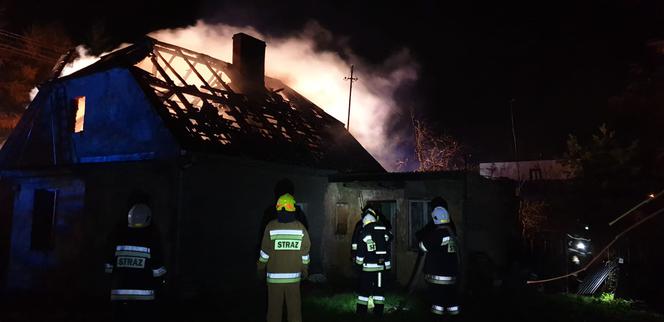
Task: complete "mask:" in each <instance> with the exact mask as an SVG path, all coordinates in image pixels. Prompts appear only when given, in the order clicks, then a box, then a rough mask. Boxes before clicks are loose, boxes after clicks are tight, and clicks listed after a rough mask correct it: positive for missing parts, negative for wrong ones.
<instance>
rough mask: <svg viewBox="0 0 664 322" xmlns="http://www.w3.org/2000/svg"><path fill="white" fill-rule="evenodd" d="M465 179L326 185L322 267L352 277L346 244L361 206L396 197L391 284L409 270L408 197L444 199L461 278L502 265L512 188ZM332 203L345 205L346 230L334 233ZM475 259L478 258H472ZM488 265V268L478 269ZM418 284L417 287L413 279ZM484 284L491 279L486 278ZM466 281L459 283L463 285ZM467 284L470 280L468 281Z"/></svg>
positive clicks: (413, 252)
mask: <svg viewBox="0 0 664 322" xmlns="http://www.w3.org/2000/svg"><path fill="white" fill-rule="evenodd" d="M464 180H465V179H436V178H428V179H426V178H423V179H413V180H405V181H391V183H390V184H387V185H385V184H384V183H381V182H376V181H374V182H372V181H364V182H352V183H342V182H336V183H330V185H329V187H328V190H327V192H326V196H325V207H326V208H325V209H326V221H325V228H324V229H323V245H322V247H323V249H325V256H324V260H323V265H324V268H325V271H326V272H327V273H328V274H329V275H330V276H338V277H344V278H348V277H352V276H353V272H352V263H351V262H350V244H351V237H352V236H351V234H352V231H353V227H354V226H355V224H356V222H357V221H358V220H359V214H360V212H361V208H362V207H363V206H364V205H365V204H366V202H368V201H372V200H394V201H396V205H397V210H396V220H394V221H393V222H392V226H393V234H394V235H395V240H394V250H395V253H394V254H393V259H392V261H393V263H394V272H393V274H394V276H393V277H394V278H395V280H396V282H398V283H399V284H401V285H405V284H407V283H408V282H409V279H410V277H411V274H412V272H413V269H414V266H415V263H416V260H417V256H418V251H417V249H413V248H411V247H410V245H409V244H410V243H409V240H410V239H409V238H410V234H411V233H412V232H411V229H410V225H411V218H410V208H409V207H410V206H409V201H410V200H431V199H433V198H434V197H435V196H442V197H443V198H445V199H446V200H447V202H448V206H449V211H450V215H451V216H452V220H453V221H454V223H455V225H456V226H457V232H458V235H459V239H460V242H461V254H462V266H463V270H464V271H465V272H467V273H466V274H465V276H464V277H465V280H468V279H471V278H473V276H475V275H476V274H490V275H491V276H490V279H493V278H496V279H497V278H499V277H498V276H494V275H495V274H496V273H495V272H496V271H499V270H501V269H504V267H505V266H506V265H507V264H508V260H509V256H510V254H509V249H510V247H511V245H510V241H511V240H512V237H513V234H514V233H515V229H514V227H513V225H514V224H515V218H516V216H515V214H516V212H515V208H514V205H515V204H514V202H513V201H514V196H513V192H514V190H513V189H511V186H506V185H504V184H501V183H500V182H494V181H490V180H486V179H483V178H481V177H479V176H473V175H469V176H468V179H467V180H468V183H467V185H466V183H465V182H464ZM464 196H466V198H464ZM337 203H347V204H348V205H349V207H350V211H351V216H350V218H349V219H348V223H347V225H348V229H347V231H348V234H346V235H341V236H339V235H335V228H336V224H337V221H336V218H335V208H336V204H337ZM478 258H479V259H481V260H483V261H484V262H482V261H480V260H478ZM487 262H488V265H491V266H492V267H493V268H492V271H491V272H484V271H482V270H483V269H485V267H479V266H481V265H487ZM418 282H419V286H423V284H422V281H419V280H418ZM489 282H493V281H492V280H491V281H489ZM467 284H468V281H464V285H467ZM470 284H472V283H470Z"/></svg>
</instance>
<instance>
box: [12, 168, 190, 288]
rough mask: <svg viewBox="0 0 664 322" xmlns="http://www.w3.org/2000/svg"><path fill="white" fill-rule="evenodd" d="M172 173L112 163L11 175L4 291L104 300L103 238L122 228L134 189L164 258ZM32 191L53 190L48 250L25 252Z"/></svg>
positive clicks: (106, 284)
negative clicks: (149, 211)
mask: <svg viewBox="0 0 664 322" xmlns="http://www.w3.org/2000/svg"><path fill="white" fill-rule="evenodd" d="M172 169H173V167H171V166H169V165H168V164H157V163H118V164H105V165H103V166H100V165H94V166H92V167H88V168H85V169H81V168H78V169H77V170H76V171H69V172H63V173H60V174H48V175H47V174H42V175H39V174H37V173H33V174H31V175H30V176H23V177H18V178H14V180H13V183H14V185H15V186H16V187H17V191H16V193H15V198H14V207H13V216H12V233H11V247H10V250H11V252H10V254H9V268H8V272H7V281H8V283H7V288H8V289H9V290H11V291H13V292H20V291H31V292H37V293H51V294H59V295H62V296H65V297H66V296H76V295H80V294H86V295H96V296H99V297H106V296H107V294H108V290H109V287H110V285H109V282H110V279H109V277H108V275H106V274H104V270H103V263H104V262H106V261H107V260H108V257H107V255H108V254H109V247H110V246H111V245H110V244H109V242H110V240H109V239H110V235H111V234H112V233H113V232H114V230H115V229H117V228H118V227H119V226H124V225H126V220H127V210H128V199H129V196H130V194H131V193H132V192H134V191H136V190H140V191H143V192H145V193H147V194H148V195H150V197H151V199H152V202H151V203H152V208H153V223H154V224H155V225H156V226H157V227H158V229H159V230H160V232H161V236H162V244H163V247H164V252H165V256H166V259H167V260H168V259H171V258H172V256H171V248H172V244H171V243H170V240H171V239H172V238H169V236H170V235H171V234H172V228H171V227H172V222H171V220H172V219H173V218H174V217H175V209H176V200H177V198H176V196H175V195H174V191H173V189H172V187H175V186H176V185H175V177H174V176H173V175H172V174H173V173H175V172H174V171H172ZM37 189H55V190H57V201H56V215H55V225H54V227H53V234H54V236H55V240H54V243H53V245H54V247H53V249H52V250H47V251H36V250H31V247H30V245H31V235H32V224H33V213H34V196H35V190H37ZM168 266H172V265H171V264H169V265H168Z"/></svg>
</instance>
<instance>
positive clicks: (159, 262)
mask: <svg viewBox="0 0 664 322" xmlns="http://www.w3.org/2000/svg"><path fill="white" fill-rule="evenodd" d="M151 221H152V210H151V209H150V207H149V206H148V205H147V203H146V201H145V199H144V201H141V202H135V203H131V206H130V209H129V213H128V215H127V225H126V227H121V228H120V229H118V230H117V231H116V232H115V233H114V235H113V236H112V242H111V246H112V247H111V248H110V249H109V254H108V261H107V263H106V264H105V271H106V273H109V274H111V280H112V282H111V283H112V284H111V304H112V309H113V320H114V321H123V322H126V321H141V322H145V321H152V320H156V319H157V318H156V316H155V314H156V310H155V308H154V306H155V304H154V302H155V298H156V295H155V293H156V288H157V287H158V286H159V285H161V284H162V283H163V278H164V275H165V274H166V268H165V267H164V266H163V259H162V255H161V247H160V243H159V236H158V233H157V231H156V229H154V228H153V227H152V225H151Z"/></svg>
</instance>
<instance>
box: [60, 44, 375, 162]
mask: <svg viewBox="0 0 664 322" xmlns="http://www.w3.org/2000/svg"><path fill="white" fill-rule="evenodd" d="M117 67H127V68H130V69H131V71H132V72H133V74H134V76H135V77H136V79H137V80H138V82H139V83H140V84H141V86H142V87H143V89H144V91H145V92H146V94H147V95H148V97H149V98H151V99H152V101H153V102H154V103H155V104H154V105H155V107H156V108H157V111H158V113H159V114H160V115H161V117H162V118H163V119H164V121H165V123H166V125H167V126H168V127H169V128H170V129H171V131H172V132H173V133H174V134H175V136H176V137H177V138H178V140H179V142H180V143H181V144H182V145H183V148H185V149H188V150H194V151H201V152H213V153H223V154H231V155H246V156H250V157H253V158H257V159H261V160H268V161H281V162H286V163H290V164H297V165H305V166H311V167H315V168H324V169H336V170H341V171H344V172H349V171H350V172H356V171H362V172H374V171H378V172H384V171H385V170H384V169H383V168H382V166H380V164H379V163H378V162H377V161H376V160H375V159H374V158H373V157H372V156H371V155H370V154H369V153H368V152H367V151H366V150H365V149H364V148H363V147H362V146H361V145H360V144H359V142H357V141H356V140H355V138H353V136H352V135H351V134H350V133H348V131H346V129H345V128H344V125H343V123H341V122H339V121H338V120H336V119H334V118H333V117H332V116H330V115H328V114H327V113H325V111H323V110H322V109H321V108H319V107H318V106H316V105H315V104H313V103H312V102H311V101H309V100H307V99H306V98H304V97H303V96H301V95H299V94H298V93H297V92H296V91H294V90H293V89H291V88H290V87H288V86H287V85H285V84H284V83H282V82H281V81H279V80H277V79H274V78H270V77H266V78H265V87H266V89H267V91H266V92H264V93H261V94H258V95H251V96H247V95H243V94H239V93H237V92H236V90H235V88H234V85H233V77H240V76H241V75H238V73H237V72H235V73H234V70H233V67H234V66H233V65H232V64H230V63H227V62H224V61H222V60H219V59H216V58H213V57H211V56H209V55H206V54H202V53H198V52H194V51H191V50H188V49H185V48H181V47H178V46H175V45H172V44H168V43H164V42H160V41H158V40H155V39H152V38H149V37H146V38H145V39H144V40H143V41H141V42H138V43H135V44H133V45H131V46H129V47H126V48H123V49H120V50H117V51H115V52H113V53H110V54H108V55H106V56H103V57H102V58H101V59H100V60H99V61H98V62H96V63H95V64H93V65H91V66H89V67H87V68H84V69H82V70H80V71H78V72H76V73H74V74H72V75H69V76H66V77H63V78H61V80H66V79H69V78H73V77H79V76H81V75H85V74H89V73H94V72H97V71H100V70H104V69H109V68H117ZM238 83H239V82H238Z"/></svg>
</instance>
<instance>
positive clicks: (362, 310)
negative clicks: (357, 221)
mask: <svg viewBox="0 0 664 322" xmlns="http://www.w3.org/2000/svg"><path fill="white" fill-rule="evenodd" d="M377 217H378V216H377V214H376V212H375V211H374V210H373V209H371V208H369V207H367V208H365V211H364V213H363V216H362V227H361V228H360V230H359V233H358V236H357V240H356V242H357V250H356V252H355V263H356V265H358V270H360V271H361V272H360V285H359V290H358V296H357V313H358V314H361V315H364V314H366V313H367V311H368V304H369V299H370V298H373V302H374V314H376V315H378V316H380V315H382V314H383V309H384V307H385V297H384V293H383V287H384V283H385V280H384V278H385V276H384V274H385V271H386V270H389V269H390V268H391V265H392V264H391V262H390V252H389V242H390V240H391V237H390V234H389V232H388V230H387V228H386V227H385V226H384V225H382V224H380V223H379V222H377Z"/></svg>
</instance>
